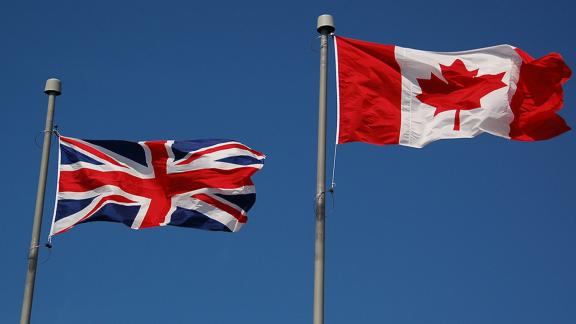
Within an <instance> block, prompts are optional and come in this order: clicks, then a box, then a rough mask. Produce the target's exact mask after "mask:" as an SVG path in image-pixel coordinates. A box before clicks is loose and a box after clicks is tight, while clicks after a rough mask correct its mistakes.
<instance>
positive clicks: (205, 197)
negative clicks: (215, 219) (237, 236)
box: [192, 194, 248, 223]
mask: <svg viewBox="0 0 576 324" xmlns="http://www.w3.org/2000/svg"><path fill="white" fill-rule="evenodd" d="M192 198H195V199H198V200H201V201H203V202H205V203H208V204H210V205H212V206H214V207H216V208H218V209H221V210H223V211H225V212H227V213H228V214H230V215H232V216H233V217H234V218H236V219H237V220H238V222H240V223H246V221H247V220H248V217H246V216H245V215H243V214H242V212H240V211H239V210H237V209H236V208H234V207H232V206H230V205H228V204H225V203H223V202H221V201H219V200H217V199H215V198H213V197H210V196H208V195H206V194H197V195H193V196H192Z"/></svg>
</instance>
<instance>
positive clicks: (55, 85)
mask: <svg viewBox="0 0 576 324" xmlns="http://www.w3.org/2000/svg"><path fill="white" fill-rule="evenodd" d="M44 93H45V94H48V95H50V94H52V95H55V96H59V95H60V94H61V93H62V82H60V80H58V79H53V78H52V79H48V80H46V86H45V87H44Z"/></svg>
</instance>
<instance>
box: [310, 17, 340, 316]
mask: <svg viewBox="0 0 576 324" xmlns="http://www.w3.org/2000/svg"><path fill="white" fill-rule="evenodd" d="M317 30H318V33H320V96H319V99H318V160H317V164H316V242H315V256H314V324H324V220H325V196H326V195H325V193H326V102H327V91H326V89H327V83H328V36H329V35H330V34H331V33H333V32H334V30H336V29H335V28H334V19H333V18H332V16H330V15H321V16H319V17H318V24H317Z"/></svg>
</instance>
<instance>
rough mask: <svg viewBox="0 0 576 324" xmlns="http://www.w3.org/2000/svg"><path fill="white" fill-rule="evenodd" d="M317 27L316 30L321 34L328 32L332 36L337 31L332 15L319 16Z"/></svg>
mask: <svg viewBox="0 0 576 324" xmlns="http://www.w3.org/2000/svg"><path fill="white" fill-rule="evenodd" d="M316 26H317V27H316V30H317V31H318V32H319V33H322V32H323V31H327V32H328V34H330V33H332V32H334V31H335V30H336V27H334V18H332V16H330V15H321V16H318V24H317V25H316Z"/></svg>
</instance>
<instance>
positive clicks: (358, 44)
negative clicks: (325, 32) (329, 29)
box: [336, 36, 571, 147]
mask: <svg viewBox="0 0 576 324" xmlns="http://www.w3.org/2000/svg"><path fill="white" fill-rule="evenodd" d="M336 61H337V74H338V104H339V108H338V143H340V144H342V143H347V142H366V143H372V144H380V145H382V144H400V145H406V146H412V147H422V146H424V145H426V144H428V143H430V142H432V141H435V140H439V139H448V138H469V137H474V136H476V135H478V134H480V133H483V132H486V133H490V134H493V135H497V136H501V137H505V138H511V139H514V140H522V141H534V140H543V139H548V138H550V137H553V136H557V135H559V134H561V133H563V132H565V131H567V130H569V129H570V128H569V127H568V126H567V125H566V123H565V122H564V120H563V119H562V118H561V117H560V116H558V115H557V114H556V112H557V111H558V110H559V109H560V108H561V106H562V87H561V86H562V84H563V83H564V82H566V80H568V78H569V77H570V75H571V71H570V69H569V68H568V66H566V64H565V63H564V61H563V60H562V57H561V56H560V55H559V54H554V53H553V54H549V55H547V56H545V57H543V58H541V59H538V60H534V59H533V58H531V57H530V56H529V55H527V54H526V53H524V52H522V51H521V50H519V49H516V48H514V47H513V46H510V45H499V46H493V47H487V48H482V49H476V50H470V51H463V52H430V51H420V50H415V49H409V48H403V47H399V46H392V45H381V44H375V43H369V42H365V41H359V40H353V39H349V38H343V37H340V36H338V37H336Z"/></svg>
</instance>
